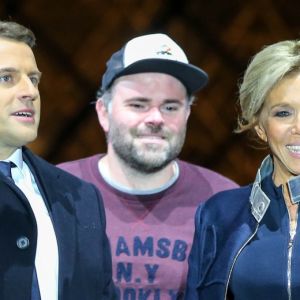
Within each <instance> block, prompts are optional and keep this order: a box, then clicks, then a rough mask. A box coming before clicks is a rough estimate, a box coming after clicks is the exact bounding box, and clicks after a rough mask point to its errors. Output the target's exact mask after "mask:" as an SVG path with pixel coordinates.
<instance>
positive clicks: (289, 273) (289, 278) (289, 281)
mask: <svg viewBox="0 0 300 300" xmlns="http://www.w3.org/2000/svg"><path fill="white" fill-rule="evenodd" d="M297 219H298V212H297V214H296V225H295V228H294V229H291V223H289V227H290V240H289V243H288V265H287V292H288V298H289V300H292V291H291V286H292V255H293V246H294V239H295V235H296V230H297V225H298V221H297ZM289 220H291V218H290V214H289Z"/></svg>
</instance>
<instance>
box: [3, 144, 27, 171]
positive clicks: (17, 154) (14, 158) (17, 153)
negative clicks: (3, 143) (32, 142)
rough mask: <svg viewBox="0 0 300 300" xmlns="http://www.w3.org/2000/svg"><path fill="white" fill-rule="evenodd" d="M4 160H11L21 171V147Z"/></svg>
mask: <svg viewBox="0 0 300 300" xmlns="http://www.w3.org/2000/svg"><path fill="white" fill-rule="evenodd" d="M5 161H11V162H13V163H14V164H15V165H16V166H17V168H18V169H19V170H20V171H22V169H23V155H22V149H21V148H18V149H17V150H16V151H15V152H14V153H13V154H12V155H10V156H9V157H8V158H7V159H5Z"/></svg>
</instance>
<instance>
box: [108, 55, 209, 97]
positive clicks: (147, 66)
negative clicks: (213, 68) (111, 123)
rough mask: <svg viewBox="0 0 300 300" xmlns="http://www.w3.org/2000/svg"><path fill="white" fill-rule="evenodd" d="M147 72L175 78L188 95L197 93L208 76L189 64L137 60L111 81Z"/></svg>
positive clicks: (158, 60)
mask: <svg viewBox="0 0 300 300" xmlns="http://www.w3.org/2000/svg"><path fill="white" fill-rule="evenodd" d="M149 72H158V73H165V74H169V75H171V76H174V77H176V78H177V79H178V80H179V81H181V82H182V83H183V85H184V86H185V87H186V89H187V92H188V93H189V94H194V93H195V92H197V91H199V90H200V89H202V88H203V87H204V86H205V85H206V84H207V82H208V75H207V74H206V73H205V72H204V71H203V70H202V69H200V68H198V67H196V66H193V65H191V64H185V63H182V62H179V61H175V60H167V59H144V60H139V61H137V62H135V63H133V64H131V65H129V66H128V67H126V68H125V69H124V70H122V71H121V72H120V73H118V75H117V76H116V77H115V78H114V79H113V80H115V79H116V78H118V77H121V76H124V75H131V74H136V73H149Z"/></svg>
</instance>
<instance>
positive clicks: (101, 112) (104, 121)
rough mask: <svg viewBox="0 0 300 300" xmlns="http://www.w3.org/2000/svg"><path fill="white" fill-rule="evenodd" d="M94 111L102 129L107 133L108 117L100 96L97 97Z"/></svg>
mask: <svg viewBox="0 0 300 300" xmlns="http://www.w3.org/2000/svg"><path fill="white" fill-rule="evenodd" d="M96 112H97V115H98V120H99V123H100V125H101V127H102V129H103V131H104V132H105V133H107V132H108V130H109V118H108V111H107V108H106V106H105V105H104V102H103V99H102V98H99V99H98V100H97V102H96Z"/></svg>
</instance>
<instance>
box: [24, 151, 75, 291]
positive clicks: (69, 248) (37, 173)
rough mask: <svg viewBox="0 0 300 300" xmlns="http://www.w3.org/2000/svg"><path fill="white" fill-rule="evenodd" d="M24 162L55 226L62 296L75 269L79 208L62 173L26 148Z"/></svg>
mask: <svg viewBox="0 0 300 300" xmlns="http://www.w3.org/2000/svg"><path fill="white" fill-rule="evenodd" d="M23 154H24V160H25V161H26V163H27V164H28V166H29V168H30V170H31V172H32V173H33V175H34V178H35V180H36V183H37V185H38V187H39V190H40V192H41V195H42V197H43V199H44V201H45V203H46V205H47V208H48V211H49V214H50V217H51V219H52V223H53V226H54V230H55V234H56V239H57V244H58V253H59V286H58V288H59V290H58V291H59V295H61V293H62V288H63V282H66V281H67V280H68V278H71V276H72V274H73V269H74V266H75V250H76V240H75V235H76V232H75V226H76V224H75V208H74V200H73V195H72V193H71V192H69V191H68V190H66V188H65V184H66V182H65V181H63V182H62V180H61V178H60V175H59V174H60V173H61V171H60V170H59V169H57V168H56V167H54V166H52V165H51V166H49V164H48V163H47V162H45V161H44V160H42V159H40V158H39V157H37V156H35V155H34V154H32V153H31V152H30V151H29V150H28V149H26V148H25V151H23Z"/></svg>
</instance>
